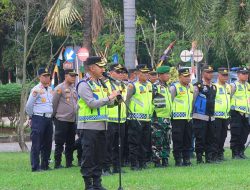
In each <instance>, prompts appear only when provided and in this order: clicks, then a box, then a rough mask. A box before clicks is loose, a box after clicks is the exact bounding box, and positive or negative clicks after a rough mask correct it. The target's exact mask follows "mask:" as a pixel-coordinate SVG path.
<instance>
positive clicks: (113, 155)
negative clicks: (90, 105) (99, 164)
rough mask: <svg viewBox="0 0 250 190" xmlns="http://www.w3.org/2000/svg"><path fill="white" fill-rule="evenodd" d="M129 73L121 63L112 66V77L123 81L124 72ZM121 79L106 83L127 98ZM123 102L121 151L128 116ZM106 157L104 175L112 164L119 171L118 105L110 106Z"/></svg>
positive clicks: (108, 173) (110, 88) (115, 171)
mask: <svg viewBox="0 0 250 190" xmlns="http://www.w3.org/2000/svg"><path fill="white" fill-rule="evenodd" d="M125 73H127V69H126V68H125V67H124V66H123V65H121V64H113V65H111V66H110V75H111V77H112V78H114V79H117V80H119V81H123V79H124V74H125ZM119 81H112V82H111V81H109V80H108V81H107V82H106V85H107V87H108V90H109V91H110V92H112V91H114V90H116V91H120V92H121V95H122V98H123V99H125V98H126V95H127V90H126V86H125V85H124V84H123V83H121V82H119ZM120 103H121V120H120V132H121V147H120V148H121V151H123V142H124V134H125V121H126V118H127V113H126V106H125V104H124V103H123V102H120ZM106 149H107V153H106V159H105V162H104V168H103V170H104V175H110V174H111V170H110V168H111V165H113V171H112V173H119V124H118V106H113V107H108V129H107V138H106Z"/></svg>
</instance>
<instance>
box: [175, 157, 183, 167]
mask: <svg viewBox="0 0 250 190" xmlns="http://www.w3.org/2000/svg"><path fill="white" fill-rule="evenodd" d="M175 166H177V167H180V166H182V159H181V158H175Z"/></svg>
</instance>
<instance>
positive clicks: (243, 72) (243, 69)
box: [237, 67, 249, 74]
mask: <svg viewBox="0 0 250 190" xmlns="http://www.w3.org/2000/svg"><path fill="white" fill-rule="evenodd" d="M237 73H242V74H247V73H249V70H248V68H247V67H240V68H239V69H238V70H237Z"/></svg>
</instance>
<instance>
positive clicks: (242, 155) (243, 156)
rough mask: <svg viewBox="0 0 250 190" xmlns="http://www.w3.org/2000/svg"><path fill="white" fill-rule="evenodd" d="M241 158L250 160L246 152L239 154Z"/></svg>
mask: <svg viewBox="0 0 250 190" xmlns="http://www.w3.org/2000/svg"><path fill="white" fill-rule="evenodd" d="M239 156H240V157H241V158H242V159H248V157H247V156H246V155H245V153H244V151H243V150H242V151H240V152H239Z"/></svg>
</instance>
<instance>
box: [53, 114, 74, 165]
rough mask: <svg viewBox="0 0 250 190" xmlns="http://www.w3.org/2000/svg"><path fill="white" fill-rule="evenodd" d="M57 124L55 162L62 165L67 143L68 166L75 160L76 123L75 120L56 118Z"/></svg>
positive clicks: (66, 156) (55, 122)
mask: <svg viewBox="0 0 250 190" xmlns="http://www.w3.org/2000/svg"><path fill="white" fill-rule="evenodd" d="M54 124H55V155H54V157H55V164H56V165H60V164H61V160H62V152H63V150H64V145H65V158H66V166H67V165H71V164H72V161H73V151H74V143H75V135H76V134H75V130H76V124H75V123H74V122H67V121H59V120H57V119H55V120H54Z"/></svg>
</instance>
